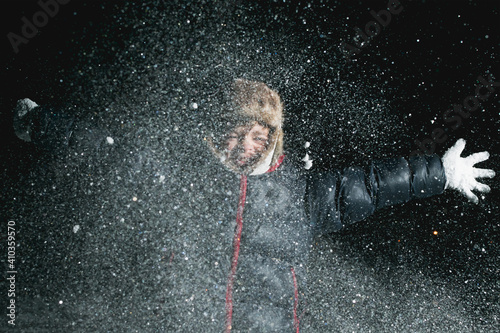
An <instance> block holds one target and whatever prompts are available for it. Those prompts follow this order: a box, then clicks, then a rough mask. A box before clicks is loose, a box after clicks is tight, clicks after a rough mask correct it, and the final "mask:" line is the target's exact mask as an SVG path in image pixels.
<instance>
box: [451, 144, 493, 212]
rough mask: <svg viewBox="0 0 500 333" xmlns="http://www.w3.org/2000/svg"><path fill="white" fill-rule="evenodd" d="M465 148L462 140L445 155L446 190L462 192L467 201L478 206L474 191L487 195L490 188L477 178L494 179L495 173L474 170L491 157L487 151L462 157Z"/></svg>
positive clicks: (488, 170) (486, 170) (485, 170)
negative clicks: (477, 165) (475, 166)
mask: <svg viewBox="0 0 500 333" xmlns="http://www.w3.org/2000/svg"><path fill="white" fill-rule="evenodd" d="M464 148H465V140H464V139H460V140H458V141H457V142H456V143H455V145H454V146H453V147H451V148H450V149H448V150H447V151H446V153H445V154H444V155H443V158H442V161H443V166H444V171H445V174H446V185H445V189H448V188H451V189H455V190H457V191H460V192H461V193H462V194H463V195H465V196H466V197H467V199H469V200H470V201H472V202H474V203H476V204H477V203H478V202H479V199H478V198H477V196H476V195H475V194H474V193H472V190H477V191H479V192H485V193H487V192H489V191H490V187H489V186H488V185H485V184H481V183H480V182H478V181H477V180H476V178H492V177H494V176H495V171H493V170H490V169H479V168H474V164H476V163H479V162H482V161H486V160H487V159H488V158H489V157H490V154H489V153H488V152H487V151H483V152H480V153H475V154H472V155H469V156H467V157H460V155H461V154H462V151H463V150H464Z"/></svg>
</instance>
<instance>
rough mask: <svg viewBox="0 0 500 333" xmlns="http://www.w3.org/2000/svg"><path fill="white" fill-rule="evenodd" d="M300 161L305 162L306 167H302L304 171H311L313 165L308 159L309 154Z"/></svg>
mask: <svg viewBox="0 0 500 333" xmlns="http://www.w3.org/2000/svg"><path fill="white" fill-rule="evenodd" d="M302 161H304V162H306V165H305V166H304V169H306V170H309V169H311V167H312V165H313V161H312V160H311V159H309V154H306V156H304V158H303V159H302Z"/></svg>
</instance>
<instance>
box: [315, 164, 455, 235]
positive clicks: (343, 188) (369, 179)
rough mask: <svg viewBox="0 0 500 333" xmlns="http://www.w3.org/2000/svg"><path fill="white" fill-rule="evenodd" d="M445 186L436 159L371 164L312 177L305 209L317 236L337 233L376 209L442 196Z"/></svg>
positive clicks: (441, 169)
mask: <svg viewBox="0 0 500 333" xmlns="http://www.w3.org/2000/svg"><path fill="white" fill-rule="evenodd" d="M445 182H446V176H445V173H444V168H443V164H442V162H441V159H440V158H439V156H437V155H428V156H423V155H421V156H413V157H410V158H409V159H405V158H403V157H400V158H392V159H386V160H380V161H374V162H372V163H371V164H370V166H369V168H368V169H367V170H363V169H362V168H359V167H348V168H345V169H344V170H342V171H339V170H335V171H328V172H324V173H317V174H314V175H313V176H312V177H311V178H309V180H308V184H307V196H306V209H307V211H308V213H309V218H310V220H311V225H312V226H313V227H314V228H315V229H316V231H317V232H319V233H327V232H332V231H338V230H340V229H341V228H343V227H344V226H345V225H348V224H351V223H354V222H358V221H361V220H363V219H365V218H367V217H368V216H370V215H371V214H373V212H375V210H377V209H380V208H383V207H387V206H391V205H395V204H401V203H405V202H407V201H409V200H411V199H418V198H427V197H430V196H433V195H436V194H441V193H442V192H443V191H444V187H445Z"/></svg>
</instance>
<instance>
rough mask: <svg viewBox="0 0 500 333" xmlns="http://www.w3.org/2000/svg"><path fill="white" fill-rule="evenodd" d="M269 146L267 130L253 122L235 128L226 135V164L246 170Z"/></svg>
mask: <svg viewBox="0 0 500 333" xmlns="http://www.w3.org/2000/svg"><path fill="white" fill-rule="evenodd" d="M268 146H269V129H268V128H266V127H264V126H261V125H260V124H258V123H257V122H254V123H252V124H249V125H245V126H238V127H235V128H234V129H233V130H232V131H230V132H229V133H228V134H227V135H226V147H225V152H226V158H227V162H229V163H231V164H232V165H233V166H234V167H236V168H238V169H241V170H242V171H243V170H247V169H248V168H249V167H252V166H253V164H255V162H257V161H258V160H259V159H260V157H261V156H262V153H263V152H264V151H266V149H267V148H268Z"/></svg>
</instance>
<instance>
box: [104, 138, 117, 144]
mask: <svg viewBox="0 0 500 333" xmlns="http://www.w3.org/2000/svg"><path fill="white" fill-rule="evenodd" d="M106 141H107V142H108V143H109V144H110V145H112V144H113V143H115V140H113V138H112V137H110V136H108V137H107V138H106Z"/></svg>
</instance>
